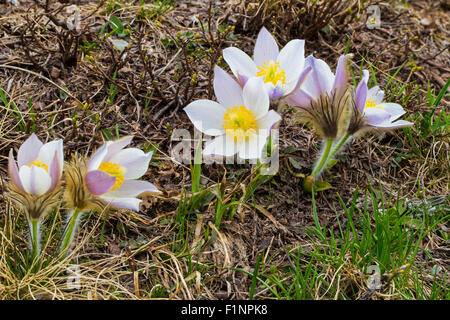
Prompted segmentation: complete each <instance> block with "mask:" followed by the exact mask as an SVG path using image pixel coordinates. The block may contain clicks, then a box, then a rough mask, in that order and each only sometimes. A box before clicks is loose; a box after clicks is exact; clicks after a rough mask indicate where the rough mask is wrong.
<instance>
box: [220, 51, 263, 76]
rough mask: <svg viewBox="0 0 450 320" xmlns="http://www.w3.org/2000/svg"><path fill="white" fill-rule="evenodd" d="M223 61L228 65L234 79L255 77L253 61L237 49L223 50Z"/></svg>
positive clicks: (256, 70)
mask: <svg viewBox="0 0 450 320" xmlns="http://www.w3.org/2000/svg"><path fill="white" fill-rule="evenodd" d="M223 59H224V60H225V61H226V62H227V63H228V65H229V66H230V69H231V71H232V72H233V74H234V76H235V77H236V78H239V75H244V76H246V77H247V78H250V77H255V76H256V73H257V72H258V68H257V67H256V64H255V63H254V62H253V60H252V59H251V58H250V57H249V56H248V55H247V54H246V53H245V52H244V51H242V50H240V49H238V48H235V47H230V48H226V49H225V50H223Z"/></svg>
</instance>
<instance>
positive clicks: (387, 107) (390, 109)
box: [378, 102, 406, 121]
mask: <svg viewBox="0 0 450 320" xmlns="http://www.w3.org/2000/svg"><path fill="white" fill-rule="evenodd" d="M378 107H380V108H382V109H383V110H384V111H386V112H387V113H389V114H390V115H391V119H390V120H391V121H393V120H395V119H398V118H399V117H400V116H402V115H404V114H405V113H406V112H405V110H404V109H403V107H402V106H401V105H399V104H397V103H388V102H386V103H381V104H379V105H378Z"/></svg>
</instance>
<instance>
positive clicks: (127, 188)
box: [104, 180, 161, 198]
mask: <svg viewBox="0 0 450 320" xmlns="http://www.w3.org/2000/svg"><path fill="white" fill-rule="evenodd" d="M144 192H157V193H159V192H161V191H159V190H158V188H156V187H155V186H154V185H153V184H151V183H150V182H147V181H140V180H125V181H124V182H123V183H122V185H121V186H120V188H119V189H116V190H113V191H109V192H108V193H106V194H105V195H104V196H105V197H110V198H134V197H136V196H138V195H140V194H141V193H144Z"/></svg>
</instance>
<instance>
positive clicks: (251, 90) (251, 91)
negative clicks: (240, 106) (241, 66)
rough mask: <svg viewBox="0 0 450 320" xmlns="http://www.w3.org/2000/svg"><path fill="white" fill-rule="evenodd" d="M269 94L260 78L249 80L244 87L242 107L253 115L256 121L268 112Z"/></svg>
mask: <svg viewBox="0 0 450 320" xmlns="http://www.w3.org/2000/svg"><path fill="white" fill-rule="evenodd" d="M269 104H270V101H269V94H268V93H267V91H266V89H265V87H264V82H263V80H262V79H261V78H251V79H250V80H248V81H247V83H246V84H245V87H244V105H245V106H246V107H247V108H248V109H249V110H250V111H252V112H253V113H254V115H255V117H256V119H259V118H261V117H262V116H264V115H265V114H266V113H267V111H269Z"/></svg>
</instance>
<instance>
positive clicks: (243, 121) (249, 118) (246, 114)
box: [223, 106, 256, 141]
mask: <svg viewBox="0 0 450 320" xmlns="http://www.w3.org/2000/svg"><path fill="white" fill-rule="evenodd" d="M223 128H224V129H225V132H226V134H227V136H229V137H230V138H234V141H238V140H241V139H243V138H244V139H245V138H248V136H249V135H250V134H252V133H256V118H255V115H254V114H253V112H251V111H250V110H248V109H247V108H246V107H244V106H234V107H231V108H229V109H228V110H227V112H225V115H224V116H223Z"/></svg>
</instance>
